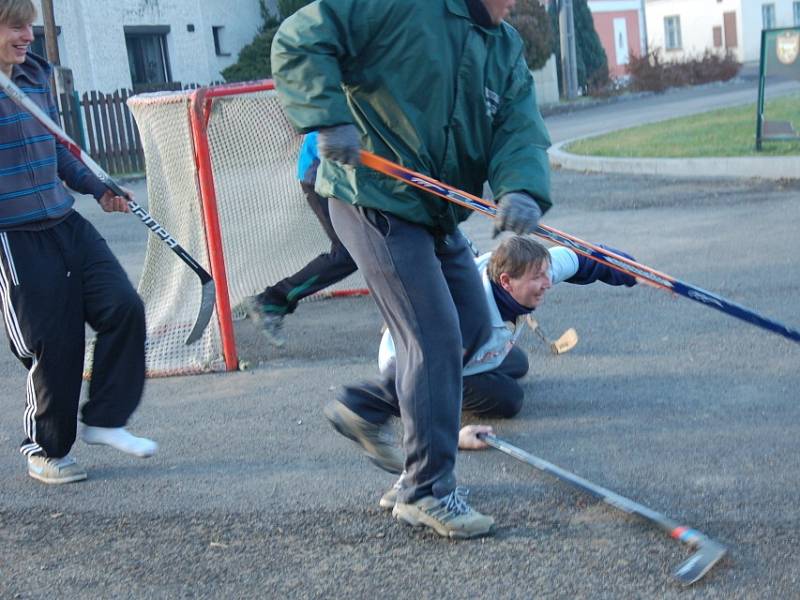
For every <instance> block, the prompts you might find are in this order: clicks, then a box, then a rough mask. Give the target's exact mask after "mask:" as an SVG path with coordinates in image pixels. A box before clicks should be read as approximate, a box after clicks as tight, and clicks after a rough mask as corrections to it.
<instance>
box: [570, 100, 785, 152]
mask: <svg viewBox="0 0 800 600" xmlns="http://www.w3.org/2000/svg"><path fill="white" fill-rule="evenodd" d="M764 114H765V116H766V118H767V119H768V120H770V121H789V122H791V123H792V126H793V127H794V130H795V131H796V132H798V134H800V95H791V96H785V97H782V98H776V99H774V100H769V101H767V103H766V110H765V111H764ZM755 139H756V105H755V103H754V104H750V105H747V106H739V107H735V108H727V109H722V110H715V111H712V112H707V113H702V114H699V115H693V116H691V117H684V118H679V119H670V120H668V121H662V122H660V123H653V124H651V125H643V126H640V127H632V128H630V129H622V130H620V131H615V132H613V133H610V134H607V135H603V136H599V137H593V138H587V139H585V140H579V141H577V142H574V143H572V144H569V146H567V147H566V148H565V149H566V151H567V152H572V153H574V154H588V155H593V156H615V157H621V158H645V157H665V158H688V157H704V156H791V155H800V138H798V139H797V140H792V141H789V142H763V143H762V151H761V152H756V149H755Z"/></svg>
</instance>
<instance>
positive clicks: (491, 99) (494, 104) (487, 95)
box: [483, 87, 500, 119]
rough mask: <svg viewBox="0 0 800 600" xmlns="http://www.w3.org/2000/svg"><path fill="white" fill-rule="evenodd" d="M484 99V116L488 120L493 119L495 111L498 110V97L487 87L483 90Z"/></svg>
mask: <svg viewBox="0 0 800 600" xmlns="http://www.w3.org/2000/svg"><path fill="white" fill-rule="evenodd" d="M483 91H484V99H485V100H486V115H487V116H488V117H489V118H490V119H494V116H495V115H496V114H497V111H498V110H499V109H500V96H498V95H497V93H495V92H493V91H492V90H490V89H489V88H488V87H485V88H483Z"/></svg>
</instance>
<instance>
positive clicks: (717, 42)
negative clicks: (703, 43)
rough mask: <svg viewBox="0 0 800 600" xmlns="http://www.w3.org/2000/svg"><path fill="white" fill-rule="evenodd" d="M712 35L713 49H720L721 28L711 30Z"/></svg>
mask: <svg viewBox="0 0 800 600" xmlns="http://www.w3.org/2000/svg"><path fill="white" fill-rule="evenodd" d="M712 35H713V37H714V48H722V27H719V26H717V27H714V28H712Z"/></svg>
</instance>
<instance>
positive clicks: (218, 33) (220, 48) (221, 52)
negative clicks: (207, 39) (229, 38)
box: [211, 25, 231, 56]
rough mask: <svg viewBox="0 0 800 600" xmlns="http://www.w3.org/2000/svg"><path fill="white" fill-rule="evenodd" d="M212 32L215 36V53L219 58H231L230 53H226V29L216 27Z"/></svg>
mask: <svg viewBox="0 0 800 600" xmlns="http://www.w3.org/2000/svg"><path fill="white" fill-rule="evenodd" d="M211 32H212V33H213V34H214V52H216V53H217V56H230V55H231V53H230V52H225V45H224V44H223V41H224V39H225V35H224V34H225V27H223V26H222V25H215V26H213V27H212V28H211Z"/></svg>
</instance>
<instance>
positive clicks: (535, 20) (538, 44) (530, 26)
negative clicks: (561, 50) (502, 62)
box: [508, 0, 553, 71]
mask: <svg viewBox="0 0 800 600" xmlns="http://www.w3.org/2000/svg"><path fill="white" fill-rule="evenodd" d="M508 20H509V22H510V23H511V25H513V26H514V28H515V29H516V30H517V31H519V34H520V36H521V37H522V39H523V41H524V42H525V61H526V62H527V63H528V68H530V69H533V70H534V71H536V70H538V69H541V68H542V67H543V66H544V65H545V63H546V62H547V60H548V59H549V58H550V56H551V55H552V54H553V32H552V30H551V29H550V19H549V18H548V16H547V11H546V10H545V8H544V7H543V6H542V5H541V4H539V1H538V0H517V5H516V7H515V8H514V10H513V11H512V13H511V17H510V18H509V19H508Z"/></svg>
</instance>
